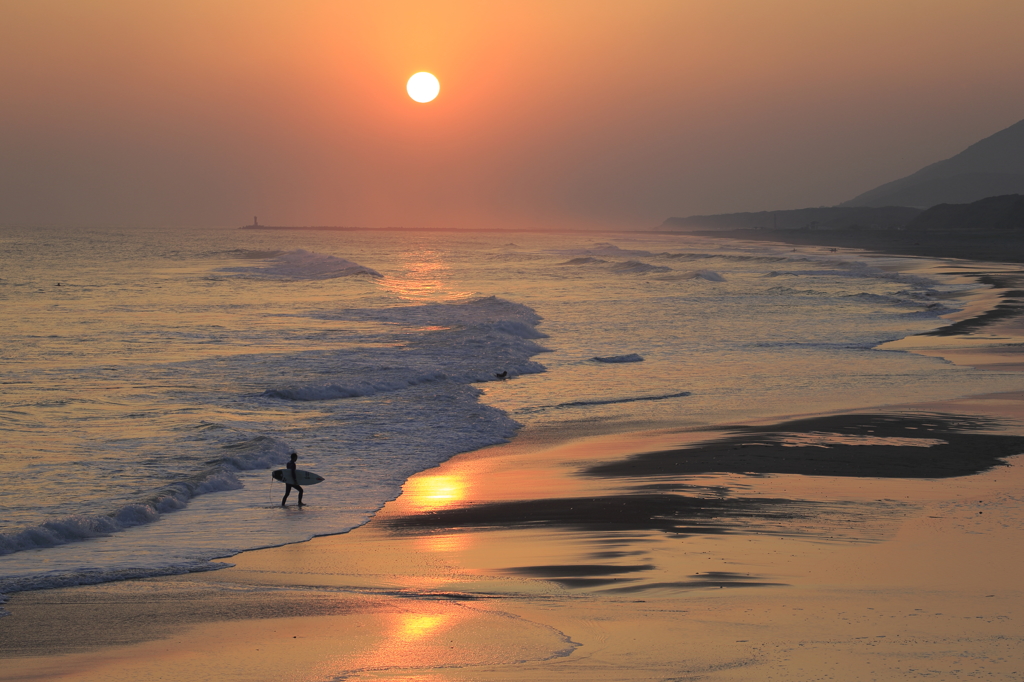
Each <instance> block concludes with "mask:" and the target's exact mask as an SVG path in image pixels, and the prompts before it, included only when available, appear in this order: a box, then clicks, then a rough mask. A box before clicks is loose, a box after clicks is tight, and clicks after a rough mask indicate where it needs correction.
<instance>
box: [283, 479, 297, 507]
mask: <svg viewBox="0 0 1024 682" xmlns="http://www.w3.org/2000/svg"><path fill="white" fill-rule="evenodd" d="M291 491H292V487H291V485H290V484H288V483H285V484H284V497H282V498H281V506H282V507H283V506H284V503H285V502H287V501H288V493H290V492H291ZM299 499H300V500H301V499H302V498H301V497H300V498H299Z"/></svg>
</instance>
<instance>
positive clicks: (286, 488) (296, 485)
mask: <svg viewBox="0 0 1024 682" xmlns="http://www.w3.org/2000/svg"><path fill="white" fill-rule="evenodd" d="M298 458H299V453H297V452H293V453H292V461H290V462H288V463H287V464H286V465H285V467H286V468H287V469H288V471H289V472H290V473H291V476H289V475H288V474H285V476H284V497H282V498H281V506H282V507H283V506H285V504H284V503H285V502H287V501H288V493H290V492H291V491H292V488H295V489H296V490H298V491H299V506H300V507H302V506H304V505H303V504H302V486H301V485H299V483H298V480H299V479H298V477H297V474H296V471H295V460H297V459H298ZM289 478H290V479H291V480H292V482H291V483H289V482H288V479H289Z"/></svg>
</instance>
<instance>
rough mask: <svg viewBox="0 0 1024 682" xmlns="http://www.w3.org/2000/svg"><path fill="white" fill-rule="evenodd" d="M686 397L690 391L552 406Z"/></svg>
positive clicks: (563, 404)
mask: <svg viewBox="0 0 1024 682" xmlns="http://www.w3.org/2000/svg"><path fill="white" fill-rule="evenodd" d="M688 395H693V394H692V393H690V391H683V392H681V393H669V394H667V395H647V396H640V397H637V398H613V399H611V400H577V401H574V402H571V403H559V404H557V405H553V406H552V407H554V408H561V407H585V406H587V405H613V404H615V403H635V402H639V401H641V400H668V399H669V398H685V397H686V396H688Z"/></svg>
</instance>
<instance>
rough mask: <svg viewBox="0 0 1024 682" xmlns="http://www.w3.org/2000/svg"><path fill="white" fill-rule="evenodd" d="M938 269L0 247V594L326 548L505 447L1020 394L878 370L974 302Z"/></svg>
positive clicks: (389, 251) (106, 237)
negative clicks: (288, 487)
mask: <svg viewBox="0 0 1024 682" xmlns="http://www.w3.org/2000/svg"><path fill="white" fill-rule="evenodd" d="M934 265H935V263H934V262H929V261H923V260H921V259H916V258H901V257H893V256H877V255H870V254H864V253H845V252H835V253H833V252H831V251H829V250H827V249H823V248H819V247H799V248H794V247H791V246H787V245H783V244H771V243H763V242H762V243H753V242H743V241H735V240H728V239H713V238H701V237H696V236H688V235H678V234H677V235H673V234H656V233H628V232H623V233H582V232H573V233H534V232H488V231H479V232H472V231H401V230H380V231H366V230H362V231H360V230H333V231H332V230H298V229H295V230H248V229H234V228H231V229H229V228H223V229H193V228H181V229H170V228H168V229H144V228H138V229H87V228H81V229H42V228H34V229H14V228H4V229H2V230H0V306H2V334H0V339H2V342H0V358H2V363H0V444H2V447H0V472H2V474H3V478H4V486H3V492H2V494H0V594H7V595H10V594H12V593H14V592H18V591H21V590H29V589H45V588H52V587H59V586H68V585H80V584H92V583H100V582H105V581H111V580H120V579H126V578H135V577H146V576H157V575H168V574H176V573H184V572H190V571H205V570H213V569H216V568H220V567H223V566H225V565H229V564H230V557H231V556H232V555H233V554H236V553H238V552H240V551H243V550H248V549H254V548H260V547H269V546H277V545H282V544H287V543H295V542H301V541H305V540H308V539H309V538H312V537H314V536H319V535H329V534H336V533H344V532H346V531H348V530H351V529H352V528H355V527H357V526H359V525H361V524H364V523H366V521H367V520H369V519H370V518H371V517H372V516H373V514H374V513H375V512H376V511H377V510H378V509H380V508H381V506H382V505H383V504H384V503H386V502H387V501H389V500H391V499H394V498H395V497H396V496H398V495H399V494H400V492H401V490H402V485H403V483H404V482H405V481H406V479H407V478H408V477H409V476H411V475H413V474H415V473H417V472H420V471H423V470H425V469H429V468H431V467H434V466H436V465H437V464H439V463H441V462H443V461H445V460H447V459H449V458H451V457H453V456H454V455H456V454H459V453H463V452H468V451H472V450H476V449H479V448H483V447H485V446H489V445H493V444H497V443H503V442H507V441H509V440H510V439H513V438H515V437H516V434H517V432H519V431H520V430H521V429H524V428H526V429H534V430H541V431H545V432H547V433H556V434H557V433H564V434H566V437H570V436H572V435H573V434H577V435H578V434H586V433H592V432H598V431H600V430H602V429H603V430H605V431H607V430H609V429H610V430H615V429H618V430H622V431H625V430H639V429H645V428H662V427H664V428H667V427H679V428H687V427H700V426H703V425H714V424H725V423H739V422H743V421H745V420H754V419H766V418H771V417H775V416H790V415H799V414H811V413H821V412H827V411H835V410H853V409H858V408H867V407H873V406H878V405H882V404H905V403H912V402H921V401H931V400H942V399H949V398H954V397H958V396H963V395H972V394H981V393H990V392H997V391H1010V390H1020V389H1021V388H1024V386H1022V381H1024V377H1022V375H1020V374H1011V373H999V372H990V371H980V370H976V369H973V368H970V367H963V366H957V365H953V364H950V363H948V362H946V361H944V360H942V359H939V358H934V357H925V356H923V355H918V354H914V353H910V352H904V351H897V350H887V349H886V348H882V347H880V346H881V345H882V344H884V343H885V342H887V341H893V340H897V339H901V338H904V337H907V336H910V335H915V334H921V333H924V332H928V331H931V330H935V329H937V328H940V327H942V326H944V325H946V324H948V322H949V320H948V317H949V316H950V315H956V314H957V312H958V311H960V310H961V309H962V308H963V307H964V305H965V300H966V299H965V296H969V295H970V294H971V293H972V292H976V291H978V290H979V289H982V288H984V287H986V286H987V285H985V284H981V283H979V282H978V281H976V280H974V279H971V278H969V277H967V278H965V277H963V276H956V275H954V274H950V275H948V276H946V275H942V274H935V272H936V270H935V268H934V267H932V268H931V269H928V268H926V266H934ZM939 270H940V271H941V268H940V269H939ZM926 271H927V272H928V274H927V276H925V275H923V274H922V273H923V272H926ZM292 452H296V453H297V454H298V467H299V468H300V469H306V470H310V471H313V472H315V473H318V474H320V475H321V476H323V477H324V478H325V479H326V480H325V481H324V482H323V483H320V484H318V485H316V486H308V487H306V490H305V502H306V503H307V505H306V506H304V507H301V508H300V507H298V506H296V505H295V502H296V495H295V493H292V496H291V499H289V501H288V506H287V507H282V506H281V497H282V495H283V493H284V486H283V484H281V483H277V482H275V481H274V480H273V479H272V477H271V471H272V470H274V469H278V468H282V467H283V466H284V465H285V463H286V461H287V460H288V458H289V455H290V453H292Z"/></svg>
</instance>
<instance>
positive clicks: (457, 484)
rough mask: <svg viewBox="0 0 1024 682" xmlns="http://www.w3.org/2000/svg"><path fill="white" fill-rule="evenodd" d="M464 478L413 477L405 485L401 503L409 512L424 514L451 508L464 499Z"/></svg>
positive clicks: (465, 484)
mask: <svg viewBox="0 0 1024 682" xmlns="http://www.w3.org/2000/svg"><path fill="white" fill-rule="evenodd" d="M466 493H467V481H466V479H465V477H463V476H458V475H452V474H438V475H435V476H429V475H421V476H414V477H413V478H411V479H409V480H408V481H406V483H405V487H404V488H403V495H402V497H403V502H404V503H405V504H406V505H407V506H408V508H409V509H410V511H413V512H424V511H431V510H435V509H444V508H447V507H452V506H455V505H457V504H458V503H460V502H463V501H464V500H465V499H466Z"/></svg>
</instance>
